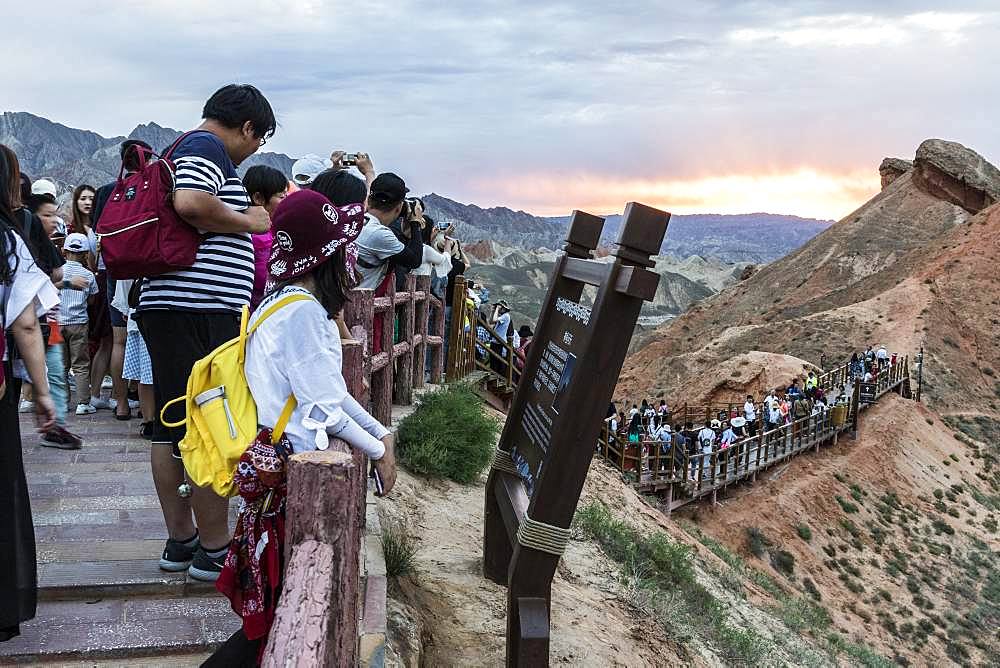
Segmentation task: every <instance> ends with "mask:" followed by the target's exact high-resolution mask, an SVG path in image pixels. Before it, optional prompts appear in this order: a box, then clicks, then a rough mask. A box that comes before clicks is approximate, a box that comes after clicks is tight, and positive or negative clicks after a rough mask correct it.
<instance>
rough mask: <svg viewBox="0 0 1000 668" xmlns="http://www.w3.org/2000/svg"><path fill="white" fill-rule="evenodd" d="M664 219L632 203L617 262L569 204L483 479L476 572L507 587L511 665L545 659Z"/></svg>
mask: <svg viewBox="0 0 1000 668" xmlns="http://www.w3.org/2000/svg"><path fill="white" fill-rule="evenodd" d="M669 219H670V214H668V213H666V212H663V211H659V210H657V209H653V208H651V207H647V206H644V205H642V204H635V203H631V204H629V205H628V206H627V207H626V209H625V216H624V218H623V221H622V230H621V234H620V236H619V239H618V242H617V248H616V249H615V250H614V251H613V252H612V254H611V255H612V258H613V261H612V262H598V261H596V260H594V259H593V257H592V253H593V251H594V249H596V248H597V244H598V241H599V240H600V237H601V230H602V228H603V225H604V219H602V218H599V217H597V216H592V215H590V214H586V213H582V212H579V211H577V212H574V214H573V219H572V221H571V223H570V230H569V235H568V237H567V239H566V247H565V254H564V255H562V256H561V257H560V258H559V260H558V262H557V263H556V266H555V268H554V270H553V275H552V281H551V284H550V286H549V292H548V296H547V297H546V300H545V306H544V307H543V309H542V314H541V317H540V319H539V321H538V325H537V327H536V331H535V337H534V338H533V339H532V343H531V347H530V349H529V353H528V356H527V360H526V361H525V365H524V372H523V375H522V378H521V381H520V383H519V385H518V389H517V393H516V394H515V395H514V400H513V403H512V405H511V409H510V412H509V413H508V416H507V422H506V424H505V425H504V431H503V434H502V436H501V437H500V445H499V446H498V452H497V459H496V462H495V463H494V466H493V469H492V470H491V471H490V477H489V481H488V482H487V485H486V508H485V526H484V535H483V570H484V575H485V576H486V577H487V578H489V579H491V580H493V581H494V582H498V583H500V584H504V585H507V587H508V598H507V665H508V666H545V665H548V652H549V613H550V601H551V585H552V577H553V575H554V574H555V570H556V566H557V565H558V563H559V558H560V556H561V554H562V551H563V549H564V548H565V543H566V539H567V537H568V534H569V526H570V523H571V522H572V520H573V515H574V513H575V512H576V506H577V502H578V501H579V499H580V492H581V491H582V489H583V484H584V482H585V480H586V477H587V471H588V470H589V468H590V461H591V458H592V457H593V455H594V446H593V444H594V443H595V442H596V441H597V437H598V435H599V432H600V430H601V425H602V420H603V418H604V415H605V412H606V410H607V407H608V404H609V403H610V401H611V397H612V395H613V393H614V389H615V385H616V383H617V382H618V375H619V373H620V372H621V367H622V363H623V362H624V361H625V355H626V353H627V351H628V346H629V343H630V341H631V339H632V331H633V330H634V328H635V323H636V321H637V319H638V317H639V310H640V308H641V307H642V303H643V301H649V300H652V299H653V297H654V296H655V294H656V288H657V285H658V284H659V276H658V275H657V274H656V273H654V272H652V271H650V268H651V267H652V266H653V264H654V263H653V261H652V260H650V256H651V255H654V254H657V253H659V250H660V246H661V244H662V243H663V238H664V236H665V235H666V231H667V223H668V221H669ZM588 285H590V286H594V287H595V288H597V296H596V298H595V299H594V304H593V306H592V307H587V306H586V305H585V304H583V303H581V301H580V298H581V295H582V294H583V291H584V288H585V287H586V286H588Z"/></svg>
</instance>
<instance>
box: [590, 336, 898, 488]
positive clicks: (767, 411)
mask: <svg viewBox="0 0 1000 668" xmlns="http://www.w3.org/2000/svg"><path fill="white" fill-rule="evenodd" d="M896 361H897V354H896V353H892V354H890V353H889V352H888V351H887V350H886V348H885V346H880V347H879V348H878V349H874V348H873V347H872V346H868V348H867V349H866V350H865V351H864V352H863V353H857V352H855V353H853V354H852V356H851V358H850V360H849V361H848V362H847V369H848V373H847V382H846V383H843V384H840V385H839V386H837V387H835V388H827V387H824V383H821V382H820V377H819V376H818V375H817V374H816V372H815V371H809V372H808V373H807V374H806V377H805V378H804V379H800V378H795V379H793V380H792V382H791V383H790V384H789V385H788V387H777V388H774V389H773V390H771V391H769V392H767V393H766V395H764V396H763V397H761V398H760V399H757V398H756V397H755V396H754V395H752V394H748V395H747V396H746V400H745V401H744V402H743V404H742V406H741V407H739V406H737V407H735V408H733V409H732V410H731V411H730V410H729V408H728V407H727V408H725V409H723V410H719V411H718V413H717V414H715V415H713V416H710V417H706V418H705V419H703V420H701V421H694V420H692V419H690V415H688V414H687V411H686V410H685V411H672V410H671V407H670V405H669V404H668V403H667V401H666V399H662V398H661V399H659V401H658V402H657V401H655V400H650V399H643V400H642V402H641V403H639V404H634V403H633V404H632V406H631V408H628V409H627V410H619V408H618V407H617V406H616V405H615V404H614V403H612V404H611V405H610V406H609V407H608V414H607V417H606V418H605V436H604V439H605V442H606V443H608V444H609V445H613V446H614V447H615V448H617V449H619V451H621V450H620V449H625V450H626V451H628V452H630V453H632V456H633V457H636V458H638V459H640V460H641V461H642V467H641V470H642V471H648V470H650V469H651V468H656V467H655V464H651V462H655V461H658V462H659V470H660V471H672V472H674V473H675V475H681V474H685V475H686V476H687V478H688V479H689V480H691V481H697V480H699V479H702V480H704V479H706V478H708V477H709V469H710V465H711V459H712V457H711V456H712V455H713V454H720V453H721V454H725V455H730V456H731V455H732V453H734V452H737V453H739V452H741V450H740V448H739V447H738V446H739V445H740V444H741V443H742V442H743V441H746V440H747V439H750V438H753V437H755V436H757V435H758V433H760V434H768V433H773V432H775V431H776V430H779V429H782V428H784V427H786V426H790V429H788V434H789V437H790V438H791V439H792V441H793V442H794V441H795V440H796V439H798V438H799V437H800V434H801V433H802V432H803V430H804V429H806V428H807V427H808V426H809V425H811V424H813V423H815V422H816V420H815V418H819V419H820V420H822V419H823V418H824V417H825V415H826V413H827V412H828V411H829V410H830V409H832V408H834V407H835V406H848V405H849V404H850V402H851V396H852V391H853V386H854V384H855V383H873V382H876V381H877V380H878V378H879V375H880V374H884V373H887V372H888V370H889V368H890V367H891V366H892V365H894V364H896ZM809 418H813V420H810V419H809ZM600 447H601V445H600V444H598V449H600ZM657 453H658V454H659V457H657V456H656V455H657ZM720 458H721V457H720ZM717 459H719V458H717ZM699 471H700V473H699ZM720 471H721V472H723V473H724V470H723V469H721V468H719V469H718V470H717V473H718V472H720Z"/></svg>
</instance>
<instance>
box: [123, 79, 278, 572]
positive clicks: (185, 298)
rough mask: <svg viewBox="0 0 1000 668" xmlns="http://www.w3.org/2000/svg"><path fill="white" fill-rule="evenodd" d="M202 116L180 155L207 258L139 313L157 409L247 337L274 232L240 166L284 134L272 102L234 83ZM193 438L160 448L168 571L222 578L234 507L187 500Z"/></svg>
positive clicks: (201, 493)
mask: <svg viewBox="0 0 1000 668" xmlns="http://www.w3.org/2000/svg"><path fill="white" fill-rule="evenodd" d="M202 118H203V119H204V122H203V123H202V124H201V125H200V126H199V127H198V128H197V129H196V130H195V131H194V132H192V133H190V134H189V135H187V136H186V137H185V138H184V139H182V140H181V141H180V143H179V144H178V145H177V146H176V148H175V150H174V153H173V160H174V162H175V164H176V167H177V172H176V184H177V185H176V189H175V192H174V208H175V209H176V211H177V213H178V214H179V215H180V216H181V217H182V218H183V219H184V220H186V221H187V222H188V223H190V224H191V225H192V226H194V227H196V228H197V229H199V230H203V231H204V232H205V234H204V235H203V237H202V240H201V244H200V246H199V249H198V257H197V259H196V261H195V263H194V264H193V265H192V266H190V267H188V268H186V269H181V270H178V271H174V272H169V273H166V274H161V275H159V276H154V277H151V278H147V279H146V280H145V281H144V282H143V285H142V292H141V295H140V298H139V306H138V309H137V312H136V319H137V320H138V321H139V330H140V331H141V332H142V336H143V338H144V339H145V341H146V346H147V347H148V349H149V356H150V359H151V360H152V362H153V378H154V380H155V386H154V387H155V391H154V394H155V397H156V405H157V406H163V405H165V404H166V402H168V401H170V400H172V399H174V398H176V397H179V396H182V395H183V394H184V392H185V389H186V386H187V380H188V375H189V374H190V373H191V367H192V366H193V365H194V363H195V361H197V360H199V359H201V358H202V357H204V356H205V355H207V354H208V353H210V352H211V351H212V350H214V349H215V348H216V347H217V346H219V345H221V344H222V343H225V342H226V341H228V340H230V339H232V338H234V337H235V336H237V335H238V334H239V323H240V311H241V309H242V308H243V307H244V306H246V305H248V304H249V303H250V295H251V292H252V290H253V279H254V253H253V242H252V241H251V238H250V235H251V234H254V233H261V232H265V231H266V230H267V229H268V227H269V225H270V220H269V218H268V215H267V211H265V210H264V208H263V207H259V206H252V205H251V202H250V198H249V196H248V195H247V191H246V189H245V188H244V187H243V182H242V181H241V180H240V177H239V175H238V174H237V173H236V166H237V165H238V164H240V163H241V162H243V161H244V160H246V159H247V158H249V157H250V156H251V155H253V154H254V153H256V152H257V150H258V149H260V147H261V146H263V145H264V143H265V142H266V141H267V138H268V137H270V136H271V135H272V134H273V133H274V129H275V119H274V112H273V111H272V110H271V105H270V104H269V103H268V101H267V100H266V99H265V98H264V96H263V95H262V94H261V93H260V91H258V90H257V89H256V88H254V87H253V86H248V85H228V86H225V87H223V88H221V89H219V90H218V91H216V92H215V94H213V95H212V97H211V98H209V100H208V101H207V102H206V103H205V107H204V109H203V111H202ZM168 418H169V416H168ZM183 436H184V429H183V427H181V428H180V429H169V430H165V431H162V432H161V433H159V434H157V435H156V436H155V437H154V439H153V446H152V448H151V453H152V454H151V459H152V467H153V480H154V482H155V483H156V493H157V496H158V497H159V500H160V507H161V509H162V511H163V519H164V521H165V522H166V526H167V533H168V535H169V539H168V540H167V544H166V547H165V548H164V550H163V555H162V557H161V559H160V568H162V569H164V570H168V571H181V570H184V569H188V568H189V567H190V570H189V573H190V575H191V576H192V577H194V578H196V579H201V580H215V579H216V578H217V577H218V574H219V572H220V571H221V570H222V559H223V558H224V557H225V554H226V551H227V550H228V549H229V538H230V534H229V522H228V508H229V503H228V499H224V498H222V497H220V496H218V495H217V494H215V492H213V491H212V490H211V489H210V488H207V487H206V488H197V487H196V488H195V489H194V491H193V495H192V496H191V498H190V500H189V499H187V498H183V497H181V496H180V495H179V494H178V486H180V485H181V483H183V482H184V476H183V467H182V466H181V461H180V459H179V458H177V457H176V456H177V455H179V450H178V448H177V444H178V443H179V442H180V440H181V438H182V437H183ZM192 510H193V511H194V518H192V514H191V513H192ZM195 519H196V520H197V525H196V524H195V521H194V520H195Z"/></svg>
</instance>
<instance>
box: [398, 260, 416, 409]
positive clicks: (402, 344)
mask: <svg viewBox="0 0 1000 668" xmlns="http://www.w3.org/2000/svg"><path fill="white" fill-rule="evenodd" d="M416 284H417V277H416V276H414V275H413V274H407V276H406V292H405V293H403V295H402V296H403V298H404V299H403V304H402V309H401V310H402V312H401V313H400V312H399V311H398V310H397V311H396V312H397V313H398V315H399V324H398V327H399V344H397V345H398V346H399V348H398V350H397V351H396V353H395V354H394V360H393V362H394V366H395V370H394V373H393V379H392V400H393V403H395V404H397V405H400V406H409V405H410V404H412V403H413V358H414V350H413V326H414V319H415V318H414V312H413V310H414V300H413V297H414V295H413V293H414V292H415V291H416ZM394 304H395V301H394Z"/></svg>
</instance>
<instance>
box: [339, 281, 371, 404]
mask: <svg viewBox="0 0 1000 668" xmlns="http://www.w3.org/2000/svg"><path fill="white" fill-rule="evenodd" d="M374 299H375V291H374V290H369V289H367V288H355V289H354V290H351V299H350V301H349V302H347V305H346V306H345V307H344V322H345V323H346V324H347V328H348V329H349V330H351V336H353V337H354V339H355V340H356V341H360V342H361V346H362V350H361V367H360V368H359V369H358V373H359V374H360V375H361V378H362V379H363V380H362V381H361V383H360V384H359V385H358V386H357V388H352V387H351V381H350V379H348V380H347V383H348V384H347V389H348V390H350V392H351V395H352V396H353V397H354V398H355V399H357V401H358V403H360V404H361V405H362V406H365V407H368V408H369V410H370V409H371V393H370V391H369V389H368V387H370V384H371V377H372V328H373V327H374V321H375V301H374ZM347 369H348V364H347V355H346V349H345V355H344V378H345V379H347ZM366 382H367V383H368V387H366Z"/></svg>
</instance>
